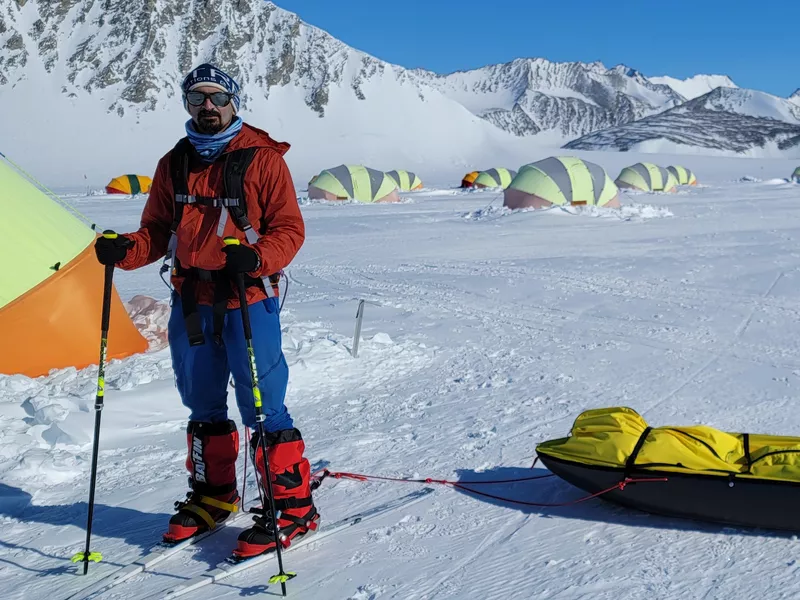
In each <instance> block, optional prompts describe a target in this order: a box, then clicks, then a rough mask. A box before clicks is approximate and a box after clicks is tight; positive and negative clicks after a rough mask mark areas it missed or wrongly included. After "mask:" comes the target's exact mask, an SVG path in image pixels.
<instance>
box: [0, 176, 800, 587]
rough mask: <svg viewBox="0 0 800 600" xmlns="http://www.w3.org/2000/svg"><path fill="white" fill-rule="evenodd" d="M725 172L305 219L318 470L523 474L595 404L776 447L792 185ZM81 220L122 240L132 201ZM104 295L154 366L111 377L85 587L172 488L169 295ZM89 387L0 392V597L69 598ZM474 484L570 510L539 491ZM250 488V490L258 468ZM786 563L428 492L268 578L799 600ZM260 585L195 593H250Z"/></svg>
mask: <svg viewBox="0 0 800 600" xmlns="http://www.w3.org/2000/svg"><path fill="white" fill-rule="evenodd" d="M781 168H783V167H781ZM737 169H739V170H738V171H737ZM698 171H699V169H698ZM742 172H746V170H745V169H743V168H742V167H741V166H739V165H738V163H736V162H735V161H731V170H730V172H729V173H727V175H726V179H724V180H723V181H720V182H712V181H707V182H704V183H706V184H707V185H706V186H704V187H697V188H694V189H690V190H682V191H681V193H679V194H674V195H665V194H636V195H635V198H634V197H632V198H628V199H625V198H624V199H623V200H624V201H625V203H626V204H625V206H624V207H623V208H622V209H619V210H611V209H605V210H604V209H592V210H589V209H581V210H575V211H572V210H570V211H569V213H573V212H574V213H575V214H568V212H567V211H564V210H558V211H546V212H533V211H507V210H505V209H502V208H501V207H499V206H496V205H497V204H499V202H498V201H497V199H496V196H497V194H496V193H494V192H493V191H487V192H480V193H475V192H473V193H468V194H466V193H461V192H457V191H454V190H442V191H441V192H437V191H436V190H431V189H428V190H424V191H422V192H417V193H413V194H409V195H408V197H409V198H410V199H411V200H412V201H411V202H406V203H403V204H399V205H394V206H389V205H372V206H363V205H358V204H344V205H335V204H333V203H324V202H303V203H302V204H303V206H302V209H303V211H304V216H305V218H306V222H307V235H308V239H307V241H306V244H305V246H304V247H303V249H302V250H301V252H300V254H299V255H298V257H297V259H296V260H295V261H294V263H293V264H292V266H291V267H290V269H289V272H288V278H287V279H288V281H289V296H288V300H287V304H286V308H285V310H284V312H283V315H282V316H283V347H284V352H285V354H286V358H287V362H288V363H289V366H290V385H289V392H288V396H287V403H288V405H289V407H290V409H291V411H292V415H293V416H294V418H295V421H296V424H297V426H298V427H299V428H300V429H301V430H302V432H303V435H304V438H305V440H306V445H307V449H308V456H309V459H310V460H311V461H312V466H313V467H314V468H315V469H316V468H322V467H329V468H332V469H334V470H345V471H352V472H363V473H369V474H377V475H385V476H390V477H415V478H416V477H423V478H424V477H434V478H460V479H462V480H467V481H469V480H476V479H478V480H480V479H481V478H483V479H508V478H516V477H520V476H525V475H528V474H530V471H529V470H528V467H529V466H530V464H531V460H532V457H533V455H534V450H535V445H536V443H538V442H540V441H544V440H546V439H550V438H553V437H559V436H562V435H565V434H566V433H567V432H568V430H569V427H570V425H571V423H572V421H573V420H574V418H575V417H576V416H577V415H578V414H579V413H580V412H581V411H583V410H586V409H588V408H595V407H601V406H613V405H626V406H630V407H632V408H634V409H636V410H638V411H640V412H641V413H642V414H643V415H644V416H645V418H646V419H647V420H648V421H649V422H651V423H652V424H654V425H661V424H687V423H704V424H708V425H711V426H715V427H719V428H722V429H728V430H732V431H740V430H747V431H753V432H770V433H778V434H795V435H796V434H798V433H799V432H800V418H797V417H795V416H794V414H795V413H796V410H795V409H796V406H797V402H798V396H800V357H799V356H798V354H800V325H798V323H800V319H798V313H799V312H800V305H799V304H798V295H799V294H800V292H798V291H797V289H798V285H797V284H798V282H800V271H798V268H799V267H800V250H798V247H797V240H798V238H799V237H800V236H799V235H798V234H799V233H800V226H799V224H800V219H798V217H800V204H799V203H798V200H800V187H798V186H789V185H773V184H770V183H769V178H770V176H771V175H772V174H771V173H760V175H762V177H761V178H762V179H763V180H764V182H763V183H759V182H757V181H748V182H739V181H737V179H738V178H739V177H741V175H742ZM78 200H79V201H78V205H79V206H80V207H81V210H83V211H85V212H87V213H88V214H89V215H90V216H91V217H92V218H93V219H97V220H98V221H99V220H101V219H102V220H103V221H104V222H107V223H110V224H113V226H114V227H115V228H117V229H118V230H120V231H124V230H128V229H130V228H132V227H134V226H135V224H136V221H137V219H138V214H137V210H139V209H140V208H141V202H142V200H141V199H139V200H137V199H133V200H131V199H126V200H125V202H124V204H123V203H121V202H114V201H111V200H109V199H108V198H106V197H103V198H99V197H98V198H95V197H86V198H80V199H78ZM632 200H635V201H634V202H632ZM490 203H491V204H490ZM487 205H489V206H488V208H487ZM119 206H122V207H123V210H122V213H121V215H120V214H119V213H117V212H115V211H116V210H117V207H119ZM571 217H575V218H571ZM116 280H117V281H118V287H119V289H120V292H121V293H122V295H123V297H124V298H128V299H131V306H130V307H129V308H130V309H131V310H138V311H139V312H138V314H137V317H136V320H137V324H138V325H139V326H140V327H142V328H144V329H145V330H146V334H147V337H148V340H149V341H150V343H151V351H150V352H149V353H146V354H143V355H140V356H136V357H131V358H129V359H125V360H122V361H113V362H112V363H111V364H110V365H109V367H108V369H107V377H106V381H107V385H106V389H107V394H106V402H107V408H106V410H104V413H103V429H102V434H101V450H100V461H99V472H98V491H97V502H98V506H97V512H96V516H95V537H94V542H93V549H96V550H99V551H102V552H103V554H104V556H105V560H104V562H103V563H100V564H99V565H92V566H91V567H90V573H92V574H95V575H99V574H100V573H108V572H110V571H111V569H112V568H113V565H117V566H120V565H123V564H125V563H127V562H129V561H130V560H132V559H134V558H136V557H137V556H138V554H139V553H140V552H141V551H142V550H143V549H145V548H146V547H149V546H150V545H151V544H152V543H153V542H155V541H156V540H157V539H158V537H159V534H160V532H161V530H162V529H163V527H164V524H165V522H166V520H167V519H168V517H169V514H171V510H172V502H173V501H175V500H178V499H180V498H182V496H183V494H184V493H185V472H184V471H183V466H182V463H183V460H184V448H183V445H184V443H185V441H184V436H183V429H184V427H185V423H186V412H185V409H183V407H182V406H181V405H180V400H179V399H178V396H177V393H176V391H175V389H174V385H173V381H172V371H171V364H170V360H169V350H168V349H167V348H166V347H164V337H163V328H164V323H165V318H166V315H167V314H168V310H167V308H168V307H166V305H165V304H164V303H163V301H162V302H160V303H153V302H152V301H151V300H148V299H147V297H148V296H149V297H153V298H163V297H164V296H165V295H166V290H165V288H164V287H163V284H162V283H161V282H160V281H159V280H158V277H157V275H156V274H155V270H153V269H150V270H148V269H145V270H142V271H139V272H135V273H124V272H123V273H119V274H118V276H117V277H116ZM137 295H139V296H138V299H137V298H134V296H137ZM362 298H363V299H364V300H366V305H365V317H364V328H363V330H362V341H361V344H360V348H359V356H358V358H357V359H356V358H353V357H352V356H351V346H352V333H353V326H354V316H355V311H356V306H357V301H358V300H359V299H362ZM137 307H138V308H137ZM111 335H112V336H113V332H111ZM95 378H96V368H92V367H90V368H88V369H84V370H82V371H75V370H74V369H67V370H63V371H60V372H55V373H53V374H51V375H49V376H47V377H43V378H38V379H35V380H32V379H28V378H25V377H22V376H0V436H1V437H0V481H2V483H1V484H0V521H2V524H3V528H2V533H0V590H2V591H3V594H4V597H7V598H44V597H47V598H51V599H52V600H60V599H61V598H62V597H66V596H68V595H69V594H72V593H74V592H75V591H76V590H78V589H79V588H80V587H82V586H83V585H86V584H88V583H89V580H86V579H83V578H81V577H76V576H75V575H74V570H75V568H74V567H73V566H72V565H71V563H69V561H68V559H69V557H70V556H71V555H72V554H73V553H75V552H76V551H78V550H81V549H82V543H83V536H84V529H83V528H84V526H85V511H86V494H87V488H88V485H87V484H88V468H89V459H90V451H91V428H92V423H93V418H94V414H93V410H92V403H93V398H94V393H95V389H94V386H95V383H96V382H95ZM231 416H232V417H233V418H234V419H236V420H237V421H238V420H239V419H238V414H236V411H235V409H233V410H232V412H231ZM241 467H242V465H241V464H240V465H239V468H240V470H241ZM240 475H241V471H240ZM410 485H412V484H389V483H380V482H368V483H363V482H355V481H349V480H329V481H326V482H325V483H324V484H323V486H322V487H321V488H320V490H319V491H318V492H317V494H316V501H317V504H318V506H319V509H320V512H321V513H322V517H323V522H324V521H325V520H328V521H333V520H336V519H337V518H339V517H341V516H344V515H346V514H348V513H349V512H353V511H354V510H356V509H358V508H366V507H368V506H370V505H372V504H375V503H378V502H379V501H381V500H382V499H386V498H390V497H394V496H396V495H398V494H400V493H401V491H402V490H407V489H408V487H409V486H410ZM487 491H490V492H491V493H495V494H500V495H507V496H510V497H517V498H521V499H526V500H534V501H541V502H566V501H569V500H571V499H575V498H578V497H580V496H581V495H582V492H580V491H579V490H576V489H575V488H572V487H570V486H569V485H568V484H566V483H564V482H563V481H560V480H558V479H557V478H549V479H544V480H540V481H534V482H529V483H517V484H508V485H499V486H490V487H489V489H488V490H487ZM246 494H247V496H248V497H249V498H250V500H251V501H252V499H253V498H255V495H256V492H255V488H254V481H253V477H252V471H251V473H250V477H249V483H248V487H247V491H246ZM236 535H237V531H236V530H235V528H232V529H231V530H230V531H228V530H223V531H222V532H220V533H219V534H218V535H217V536H215V538H212V539H213V543H211V542H209V543H208V544H204V545H199V546H198V547H197V548H194V549H192V550H191V551H189V552H185V553H182V554H181V556H179V557H176V558H175V559H173V560H170V561H167V562H165V563H163V564H162V565H159V566H158V567H157V568H156V569H155V570H154V571H153V572H150V573H143V574H141V575H139V576H137V577H134V578H133V579H132V580H131V581H129V582H126V583H124V584H121V585H119V586H117V587H115V588H114V589H113V590H111V591H108V592H106V593H104V594H99V595H97V597H96V599H97V600H109V599H116V600H135V599H141V598H148V597H152V598H159V597H161V595H162V594H163V593H164V591H165V590H167V589H169V588H171V587H173V586H174V585H176V583H179V582H180V580H181V579H183V578H189V577H191V576H193V575H196V574H198V573H199V572H201V571H202V570H204V569H206V568H209V567H210V566H212V565H214V564H216V562H218V561H219V560H221V559H223V558H224V557H225V556H226V555H227V554H228V552H229V551H230V549H231V548H232V547H233V544H234V543H235V537H236ZM795 545H796V539H795V537H794V536H791V535H786V534H774V533H771V532H763V531H745V530H740V529H730V528H723V527H717V526H712V525H703V524H697V523H690V522H684V521H675V520H670V519H663V518H660V517H655V516H649V515H644V514H639V513H634V512H632V511H628V510H625V509H622V508H619V507H615V506H611V505H607V504H605V503H602V502H599V501H591V502H588V503H585V504H581V505H579V506H572V507H564V508H558V509H532V508H528V507H520V506H516V505H506V504H503V503H501V502H498V501H493V500H488V499H485V498H481V497H478V496H471V495H469V494H466V493H463V492H459V491H456V490H453V489H440V490H437V492H436V493H435V494H434V495H432V496H431V498H430V499H429V500H426V501H425V502H422V503H419V504H417V505H414V506H413V507H410V508H408V509H403V510H398V511H396V512H394V513H392V514H390V515H386V516H384V517H382V518H381V521H380V522H375V523H371V524H370V525H369V526H367V527H361V528H359V527H358V526H356V527H354V528H353V529H352V530H348V531H346V532H342V533H341V534H337V535H336V536H333V537H331V538H328V539H326V540H321V541H320V542H318V543H317V542H314V543H312V544H309V545H308V546H307V547H306V548H303V549H299V550H298V551H297V552H296V553H290V554H288V555H287V560H286V563H287V568H289V569H291V570H294V571H297V572H298V573H299V576H298V577H297V578H296V579H294V580H292V581H290V582H289V584H288V587H289V589H290V594H292V595H293V596H295V597H314V598H346V599H348V600H350V599H352V600H373V599H374V600H377V599H379V598H386V599H389V598H396V599H405V598H414V599H429V598H431V599H433V598H436V599H437V600H441V599H445V598H476V599H477V598H480V599H482V600H483V599H498V600H499V599H501V598H503V599H505V598H525V599H541V600H544V599H548V600H550V599H559V600H584V599H585V600H590V599H591V600H605V599H608V600H611V599H614V600H639V599H641V598H680V599H683V598H687V599H698V600H700V599H706V600H707V599H712V598H739V597H741V598H744V597H753V596H757V597H761V598H765V599H767V598H769V599H772V598H793V597H797V596H798V595H800V584H798V583H797V574H798V566H797V563H796V561H797V558H796V556H795V555H796V551H795V548H794V547H795ZM272 569H274V566H264V567H263V568H261V567H256V568H254V569H252V570H248V571H245V572H243V573H241V574H239V575H236V576H233V577H231V578H230V580H227V581H226V582H224V583H221V584H220V585H212V586H209V587H208V588H206V589H204V590H202V591H200V592H198V593H197V594H196V597H197V599H198V600H203V599H205V598H240V597H242V596H254V597H261V596H264V597H268V596H269V595H271V594H273V593H274V592H275V590H274V589H270V586H268V585H267V584H266V579H267V577H268V576H269V575H270V574H272V572H271V570H272Z"/></svg>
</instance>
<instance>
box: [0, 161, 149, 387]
mask: <svg viewBox="0 0 800 600" xmlns="http://www.w3.org/2000/svg"><path fill="white" fill-rule="evenodd" d="M0 204H2V206H3V218H2V219H0V331H2V332H3V341H4V343H3V344H0V373H6V374H16V373H22V374H24V375H28V376H29V377H37V376H39V375H46V374H47V373H48V372H49V371H50V369H59V368H64V367H69V366H73V367H76V368H79V369H80V368H83V367H86V366H88V365H90V364H96V363H97V361H98V359H99V353H100V313H101V308H102V298H103V267H102V265H100V264H99V263H98V262H97V259H96V258H95V255H94V248H93V243H94V240H95V238H96V234H95V233H94V231H92V229H91V228H90V227H89V226H88V225H86V223H85V222H82V221H81V218H79V215H77V214H76V213H72V212H70V210H68V208H67V207H65V206H62V205H61V204H59V202H57V201H56V200H55V199H54V198H51V197H49V196H48V195H46V194H45V193H44V192H42V191H41V190H40V189H39V188H38V187H36V186H34V185H33V184H32V183H31V182H30V181H28V180H27V179H26V178H24V177H22V175H20V174H19V172H17V171H16V170H15V169H13V168H12V167H11V165H10V164H9V163H6V162H5V161H3V160H0ZM145 350H147V341H146V340H145V339H144V338H143V337H142V336H141V334H140V333H139V332H138V331H137V329H136V327H135V326H134V325H133V323H132V322H131V320H130V318H129V317H128V314H127V312H126V311H125V307H124V306H123V305H122V301H121V300H120V299H119V296H118V295H117V293H116V291H114V294H113V300H112V305H111V325H110V329H109V336H108V355H107V356H108V358H122V357H124V356H129V355H131V354H135V353H137V352H143V351H145Z"/></svg>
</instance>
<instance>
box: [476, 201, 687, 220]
mask: <svg viewBox="0 0 800 600" xmlns="http://www.w3.org/2000/svg"><path fill="white" fill-rule="evenodd" d="M525 213H528V214H535V215H551V216H559V215H570V216H582V217H595V218H601V219H611V220H617V221H647V220H649V219H661V218H664V217H672V216H674V215H673V214H672V211H670V210H669V209H668V208H666V207H663V206H652V205H649V204H626V205H623V206H622V207H620V208H604V207H600V206H553V207H550V208H545V209H535V208H519V209H516V210H511V209H510V208H507V207H505V206H487V207H485V208H481V209H478V210H474V211H470V212H467V213H464V214H463V215H462V218H463V219H465V220H467V221H495V220H497V219H501V218H503V217H511V216H514V215H520V214H525Z"/></svg>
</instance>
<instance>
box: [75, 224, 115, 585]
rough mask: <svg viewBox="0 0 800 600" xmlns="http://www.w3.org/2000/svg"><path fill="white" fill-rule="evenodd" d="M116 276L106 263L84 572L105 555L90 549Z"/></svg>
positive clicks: (111, 236) (112, 236) (80, 554)
mask: <svg viewBox="0 0 800 600" xmlns="http://www.w3.org/2000/svg"><path fill="white" fill-rule="evenodd" d="M103 237H104V238H106V239H109V240H114V239H117V234H116V233H114V232H113V231H111V230H110V229H107V230H106V231H104V232H103ZM113 278H114V265H106V270H105V276H104V278H103V314H102V317H101V320H100V330H101V333H100V361H99V362H98V364H97V395H96V396H95V399H94V443H93V445H92V475H91V480H90V483H89V514H88V516H87V517H86V551H85V552H78V553H77V554H76V555H75V556H73V557H72V562H74V563H77V562H81V561H82V562H83V574H84V575H86V573H88V572H89V561H94V562H100V561H101V560H103V555H102V554H100V553H99V552H91V551H90V550H89V546H90V543H91V541H92V518H93V517H94V492H95V485H96V483H97V453H98V449H99V446H100V416H101V414H102V411H103V396H104V394H105V385H106V382H105V362H106V350H107V348H108V323H109V321H110V319H111V285H112V279H113Z"/></svg>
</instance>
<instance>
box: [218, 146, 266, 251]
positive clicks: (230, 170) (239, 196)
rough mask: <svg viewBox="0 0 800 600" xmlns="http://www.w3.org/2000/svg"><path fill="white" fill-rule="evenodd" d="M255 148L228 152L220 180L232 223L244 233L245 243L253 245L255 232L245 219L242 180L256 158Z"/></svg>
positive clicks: (244, 198)
mask: <svg viewBox="0 0 800 600" xmlns="http://www.w3.org/2000/svg"><path fill="white" fill-rule="evenodd" d="M256 150H257V148H242V149H240V150H234V151H233V152H228V154H227V155H226V156H225V164H224V167H223V175H222V180H223V184H224V186H225V200H226V202H225V206H226V207H227V208H228V213H229V214H230V216H231V218H232V219H233V222H234V223H235V224H236V226H237V227H238V228H239V229H241V230H242V231H244V233H245V235H246V236H247V241H248V242H249V243H251V244H255V243H256V241H258V232H256V231H255V230H254V229H253V227H252V225H250V220H249V219H248V218H247V198H246V197H245V193H244V178H245V175H246V173H247V169H248V168H249V167H250V165H251V163H252V162H253V159H254V158H255V156H256Z"/></svg>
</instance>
